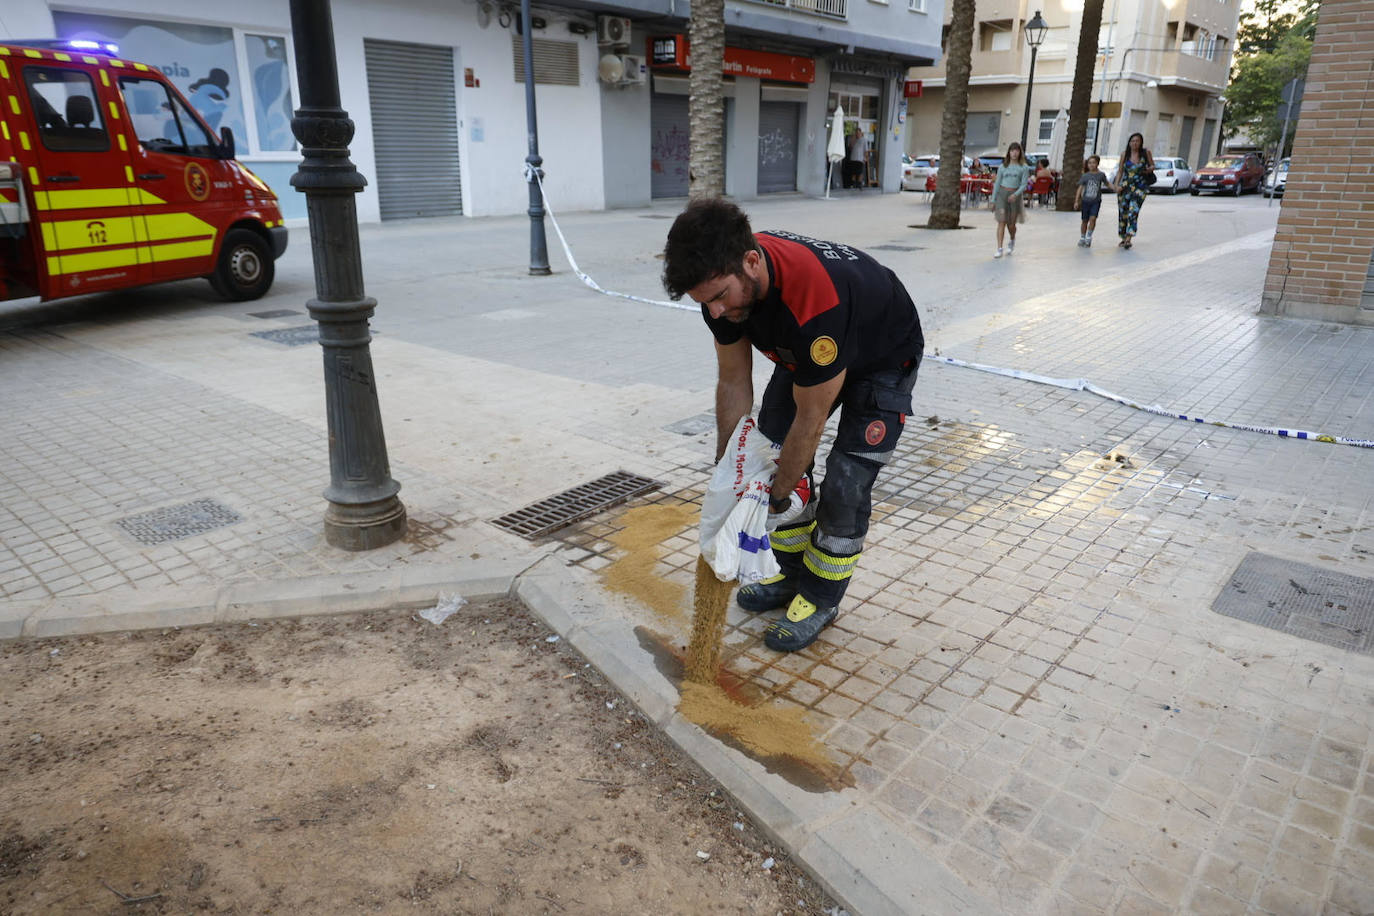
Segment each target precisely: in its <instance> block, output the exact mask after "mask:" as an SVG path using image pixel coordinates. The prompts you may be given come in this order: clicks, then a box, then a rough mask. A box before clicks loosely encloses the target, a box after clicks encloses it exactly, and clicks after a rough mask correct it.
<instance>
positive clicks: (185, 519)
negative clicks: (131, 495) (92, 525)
mask: <svg viewBox="0 0 1374 916" xmlns="http://www.w3.org/2000/svg"><path fill="white" fill-rule="evenodd" d="M241 521H243V516H241V515H239V514H238V513H237V512H235V511H234V510H233V509H230V508H229V507H228V506H222V505H220V504H219V503H217V502H215V501H214V500H213V499H197V500H192V501H191V502H189V503H182V504H181V505H179V506H167V507H166V508H165V509H154V510H153V511H152V512H141V513H139V514H138V515H130V516H129V517H128V518H121V519H119V520H118V521H116V522H115V524H116V525H118V526H119V527H120V528H123V529H124V531H125V532H126V533H128V534H129V535H131V536H132V537H133V539H134V540H136V541H138V542H139V543H140V544H146V545H148V546H149V547H154V546H156V545H158V544H165V543H166V542H168V541H179V540H181V539H182V538H189V537H191V536H193V535H197V534H204V533H205V532H207V531H214V530H215V529H216V528H223V527H224V526H225V525H232V524H234V523H235V522H241Z"/></svg>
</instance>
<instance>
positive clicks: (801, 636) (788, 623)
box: [763, 595, 840, 652]
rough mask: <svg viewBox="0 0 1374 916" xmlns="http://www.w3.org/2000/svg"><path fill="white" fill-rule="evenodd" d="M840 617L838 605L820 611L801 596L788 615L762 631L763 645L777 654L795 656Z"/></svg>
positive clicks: (788, 609) (789, 609) (793, 603)
mask: <svg viewBox="0 0 1374 916" xmlns="http://www.w3.org/2000/svg"><path fill="white" fill-rule="evenodd" d="M839 615H840V609H839V606H838V605H835V606H832V607H824V608H823V607H817V606H816V604H815V602H812V601H807V600H806V599H805V598H803V597H802V596H801V595H798V596H796V597H795V598H793V599H792V603H791V604H790V605H788V606H787V614H786V615H784V616H783V617H782V619H780V620H775V621H773V623H771V624H769V625H768V629H766V630H764V631H763V644H764V645H766V646H767V647H768V648H770V649H773V650H775V651H778V652H796V651H798V650H799V649H805V648H806V647H807V646H809V645H811V644H812V643H813V642H815V641H816V637H817V636H820V635H821V630H824V629H825V628H826V627H828V626H830V624H832V623H834V622H835V618H836V617H838V616H839Z"/></svg>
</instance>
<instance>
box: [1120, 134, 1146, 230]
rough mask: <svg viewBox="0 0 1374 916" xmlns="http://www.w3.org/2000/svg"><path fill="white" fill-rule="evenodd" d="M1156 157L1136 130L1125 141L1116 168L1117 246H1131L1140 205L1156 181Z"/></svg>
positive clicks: (1138, 217)
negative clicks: (1124, 149) (1151, 153)
mask: <svg viewBox="0 0 1374 916" xmlns="http://www.w3.org/2000/svg"><path fill="white" fill-rule="evenodd" d="M1154 174H1155V159H1154V157H1153V156H1151V155H1150V151H1149V150H1147V149H1146V148H1145V137H1144V136H1142V135H1141V134H1138V133H1135V134H1131V136H1130V137H1129V138H1128V139H1127V140H1126V151H1125V152H1124V153H1122V154H1121V162H1120V164H1119V165H1118V166H1117V170H1116V188H1117V192H1116V221H1117V234H1118V235H1119V236H1121V241H1120V242H1118V243H1117V247H1118V248H1130V247H1131V239H1133V238H1134V237H1135V234H1136V230H1137V228H1138V227H1137V224H1138V222H1139V220H1140V208H1141V207H1142V206H1143V205H1144V203H1145V196H1146V195H1147V194H1148V193H1149V192H1150V185H1152V184H1154Z"/></svg>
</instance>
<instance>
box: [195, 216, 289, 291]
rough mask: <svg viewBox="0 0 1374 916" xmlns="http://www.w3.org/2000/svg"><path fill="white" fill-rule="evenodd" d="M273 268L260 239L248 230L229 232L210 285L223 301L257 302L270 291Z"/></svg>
mask: <svg viewBox="0 0 1374 916" xmlns="http://www.w3.org/2000/svg"><path fill="white" fill-rule="evenodd" d="M274 276H275V265H274V264H273V263H272V251H271V249H270V248H268V246H267V242H266V241H265V240H264V239H263V237H262V236H260V235H258V234H257V233H256V232H253V231H251V230H249V229H231V230H229V232H228V234H226V235H225V236H224V244H223V245H221V246H220V250H219V264H218V265H217V266H216V267H215V272H214V273H213V274H212V275H211V276H210V285H211V286H213V287H214V288H215V292H217V293H219V294H220V295H221V296H223V297H224V298H226V299H229V300H232V301H236V302H243V301H245V300H249V299H261V298H262V296H263V294H265V293H266V292H267V291H268V290H269V289H271V287H272V279H273V277H274Z"/></svg>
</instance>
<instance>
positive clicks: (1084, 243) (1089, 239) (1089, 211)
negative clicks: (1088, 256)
mask: <svg viewBox="0 0 1374 916" xmlns="http://www.w3.org/2000/svg"><path fill="white" fill-rule="evenodd" d="M1101 161H1102V160H1101V159H1099V158H1098V157H1097V156H1089V157H1088V161H1087V162H1085V163H1084V164H1083V174H1082V175H1080V176H1079V178H1078V192H1077V193H1076V194H1075V195H1074V199H1073V206H1074V209H1075V210H1077V211H1078V212H1079V214H1080V215H1081V216H1082V217H1083V220H1082V222H1081V223H1080V224H1079V228H1078V245H1079V247H1081V248H1091V247H1092V246H1093V230H1094V229H1096V228H1097V214H1098V211H1100V210H1101V209H1102V186H1103V185H1106V186H1107V187H1109V188H1111V189H1112V190H1113V191H1116V190H1117V187H1116V185H1114V184H1112V183H1111V181H1109V180H1108V179H1107V176H1106V174H1105V173H1104V172H1103V171H1102V170H1101V169H1099V168H1098V166H1099V165H1100V164H1101ZM1118 193H1119V192H1118Z"/></svg>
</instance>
